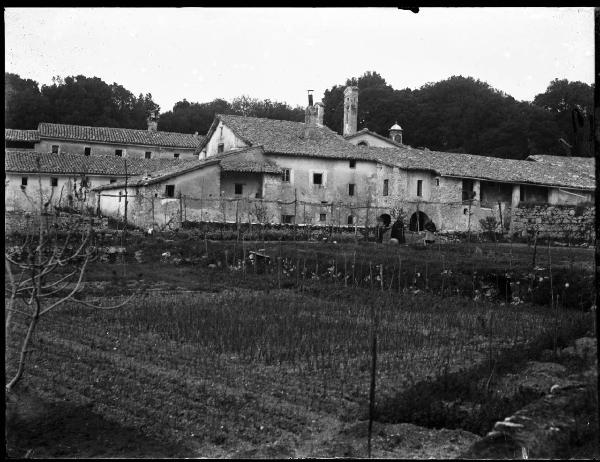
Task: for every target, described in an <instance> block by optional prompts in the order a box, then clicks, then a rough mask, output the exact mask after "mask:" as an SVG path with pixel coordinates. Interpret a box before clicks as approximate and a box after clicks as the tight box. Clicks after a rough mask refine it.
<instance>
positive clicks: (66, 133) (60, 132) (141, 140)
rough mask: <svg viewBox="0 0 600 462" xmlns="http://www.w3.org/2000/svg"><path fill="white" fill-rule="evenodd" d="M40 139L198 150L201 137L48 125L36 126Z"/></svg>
mask: <svg viewBox="0 0 600 462" xmlns="http://www.w3.org/2000/svg"><path fill="white" fill-rule="evenodd" d="M38 132H39V136H40V138H56V139H65V140H74V141H89V142H97V143H115V144H142V145H146V146H162V147H172V148H198V147H199V146H200V144H201V143H202V142H203V141H204V137H203V136H199V135H198V136H196V135H190V134H187V133H174V132H161V131H155V132H151V131H149V130H134V129H131V128H112V127H85V126H82V125H65V124H50V123H45V122H42V123H40V124H39V126H38Z"/></svg>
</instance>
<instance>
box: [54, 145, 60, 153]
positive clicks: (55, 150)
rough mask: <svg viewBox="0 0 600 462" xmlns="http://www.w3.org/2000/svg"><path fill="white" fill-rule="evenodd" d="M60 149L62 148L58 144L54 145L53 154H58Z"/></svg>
mask: <svg viewBox="0 0 600 462" xmlns="http://www.w3.org/2000/svg"><path fill="white" fill-rule="evenodd" d="M59 148H60V146H59V145H58V144H53V145H52V154H58V149H59Z"/></svg>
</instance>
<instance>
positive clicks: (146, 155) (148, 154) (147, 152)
mask: <svg viewBox="0 0 600 462" xmlns="http://www.w3.org/2000/svg"><path fill="white" fill-rule="evenodd" d="M144 159H152V151H146V152H145V153H144Z"/></svg>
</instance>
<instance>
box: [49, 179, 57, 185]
mask: <svg viewBox="0 0 600 462" xmlns="http://www.w3.org/2000/svg"><path fill="white" fill-rule="evenodd" d="M50 186H52V187H55V186H58V178H50Z"/></svg>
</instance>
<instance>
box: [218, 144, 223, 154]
mask: <svg viewBox="0 0 600 462" xmlns="http://www.w3.org/2000/svg"><path fill="white" fill-rule="evenodd" d="M224 150H225V145H224V144H223V143H219V144H218V145H217V153H221V152H223V151H224Z"/></svg>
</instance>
